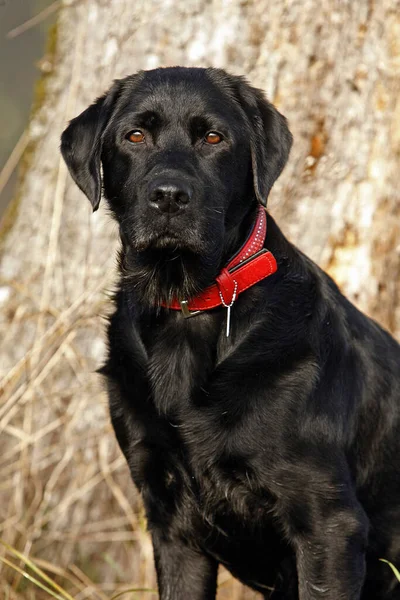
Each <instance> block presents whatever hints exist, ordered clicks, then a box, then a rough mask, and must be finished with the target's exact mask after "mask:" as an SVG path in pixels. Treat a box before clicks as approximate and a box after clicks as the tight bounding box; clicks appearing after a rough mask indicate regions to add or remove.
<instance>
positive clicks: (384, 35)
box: [0, 0, 400, 598]
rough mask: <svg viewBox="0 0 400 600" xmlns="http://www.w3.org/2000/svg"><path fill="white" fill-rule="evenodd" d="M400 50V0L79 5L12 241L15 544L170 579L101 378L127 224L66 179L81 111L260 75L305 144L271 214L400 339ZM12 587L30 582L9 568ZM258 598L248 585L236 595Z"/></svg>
mask: <svg viewBox="0 0 400 600" xmlns="http://www.w3.org/2000/svg"><path fill="white" fill-rule="evenodd" d="M399 40H400V6H399V3H398V2H396V1H394V0H380V1H379V2H376V1H375V0H358V1H357V2H354V1H352V0H347V1H346V0H342V1H339V0H337V1H335V0H322V1H321V0H304V1H303V0H289V1H284V0H277V1H276V2H273V3H270V2H268V0H232V1H231V2H226V1H224V0H213V1H209V0H186V1H185V2H183V1H182V2H179V3H177V2H173V1H172V0H168V1H167V0H147V1H144V0H136V1H134V0H113V1H112V2H111V0H109V1H107V0H86V1H84V0H82V1H75V2H65V5H64V8H63V9H62V10H61V11H60V13H59V18H58V25H57V40H56V45H55V48H54V53H53V55H52V56H51V57H50V58H49V60H50V61H51V64H52V72H51V74H50V75H49V76H48V77H47V79H46V86H45V93H44V102H43V103H42V106H41V107H40V108H38V109H37V110H36V111H35V114H34V117H33V119H32V122H31V126H30V136H31V144H30V147H29V148H28V155H29V168H27V169H25V172H24V173H23V176H22V177H21V182H20V187H19V192H18V215H17V217H16V218H15V219H14V224H13V227H12V229H11V231H9V232H8V234H7V237H5V239H4V240H3V250H2V262H1V270H0V278H1V280H0V285H1V287H0V302H2V307H1V308H2V312H1V322H0V327H1V337H2V358H1V375H2V376H3V395H2V405H1V406H0V428H1V431H2V436H1V439H2V442H1V447H2V458H1V465H2V466H1V467H0V468H1V469H2V475H3V477H2V482H3V483H2V486H1V488H0V495H1V497H2V499H1V502H0V523H1V531H0V535H1V537H3V538H5V539H6V540H8V541H9V542H11V543H13V544H14V545H16V546H17V547H18V548H19V549H20V550H22V551H25V552H31V553H32V555H33V556H36V557H42V558H43V557H44V558H47V559H50V560H52V561H53V563H54V564H57V565H60V566H61V567H63V568H66V567H67V566H68V565H69V564H70V563H75V564H76V565H78V566H79V567H80V568H82V569H83V570H84V571H85V572H86V573H87V575H88V576H89V577H91V578H92V579H93V581H96V582H97V583H99V584H103V585H104V584H105V583H108V584H109V585H110V588H111V589H116V582H118V581H119V582H122V583H124V582H133V583H135V584H138V585H139V586H142V585H154V579H153V571H152V562H151V548H150V545H149V542H148V539H147V537H146V534H145V532H144V527H143V523H142V522H143V518H142V516H141V512H140V504H139V502H138V499H137V497H136V494H135V492H134V490H133V486H132V485H131V483H130V482H129V477H128V475H127V467H126V466H125V464H124V461H123V459H122V458H121V456H120V454H119V452H118V450H117V449H116V445H115V442H114V438H113V434H112V432H111V428H110V425H109V421H108V416H107V411H106V400H105V397H104V394H103V392H102V391H101V389H100V387H99V385H98V382H97V380H96V378H95V376H92V375H90V373H91V372H92V371H93V370H94V368H95V367H96V366H98V365H99V363H100V361H101V357H102V355H103V352H104V345H103V334H102V328H101V324H100V323H99V319H98V316H97V315H98V314H99V313H103V314H104V313H105V312H106V311H107V309H108V308H107V307H108V300H107V295H106V294H105V293H104V291H107V290H109V289H111V288H112V281H113V274H112V273H113V267H114V262H115V247H116V228H115V226H114V225H113V224H112V223H111V222H110V219H109V217H108V215H107V214H106V211H105V210H104V207H103V208H102V209H101V210H100V211H99V212H98V213H96V214H95V215H91V214H90V207H89V203H88V202H87V201H86V200H85V198H84V197H83V195H82V194H81V193H80V192H79V191H78V190H77V188H76V187H75V186H74V185H73V183H72V181H71V180H70V178H69V176H68V175H67V172H66V168H65V166H64V164H63V162H62V160H61V157H60V155H59V151H58V148H59V136H60V133H61V131H62V130H63V128H64V127H65V125H66V123H67V121H68V119H70V118H72V117H73V116H75V115H76V114H78V113H79V112H80V111H81V110H82V109H83V108H85V107H86V105H87V104H89V103H90V102H91V101H92V100H93V99H94V98H95V97H96V96H98V95H99V94H100V93H101V92H103V91H104V90H105V89H106V88H107V87H108V86H109V85H110V83H111V81H112V79H114V78H116V77H122V76H124V75H127V74H129V73H132V72H135V71H137V70H139V69H146V68H152V67H155V66H158V65H163V66H166V65H174V64H183V65H201V66H208V65H213V66H221V67H225V68H227V69H229V70H230V71H233V72H235V73H239V74H245V75H247V76H248V78H249V79H250V80H251V82H252V83H253V84H255V85H257V86H259V87H261V88H263V89H264V90H265V91H266V92H267V95H268V97H269V98H270V99H271V100H272V101H273V102H274V103H275V104H276V105H277V106H278V108H279V109H280V111H281V112H283V113H284V114H285V115H286V116H287V117H288V119H289V123H290V126H291V129H292V132H293V134H294V140H295V143H294V147H293V151H292V155H291V158H290V161H289V164H288V166H287V168H286V169H285V171H284V174H283V175H282V176H281V178H280V180H279V181H278V183H277V184H276V185H275V188H274V189H273V191H272V193H271V197H270V201H269V208H270V211H271V213H272V214H273V215H274V217H276V219H277V220H278V222H279V223H280V225H281V227H282V229H283V230H284V231H285V233H286V234H287V235H288V237H289V238H290V239H292V240H293V241H294V242H296V243H297V244H298V245H299V246H300V248H301V249H302V250H304V252H306V253H307V254H309V255H310V256H311V257H312V258H313V259H314V260H316V261H317V262H318V263H319V264H320V265H321V266H322V267H324V268H325V269H327V270H328V271H329V272H330V273H331V274H332V275H333V277H334V278H335V279H336V281H337V282H338V283H339V285H340V286H341V287H342V289H343V291H344V292H345V293H346V294H348V296H349V297H350V298H351V299H352V300H353V301H355V302H356V304H357V305H358V306H360V307H361V308H362V309H363V310H364V311H366V312H367V313H368V314H370V315H372V316H373V317H375V318H376V319H377V320H378V321H380V322H381V323H382V324H383V325H385V326H386V327H387V328H389V329H390V330H391V331H392V332H393V333H394V334H395V335H397V336H399V335H400V297H399V294H400V283H399V274H400V203H399V199H400V191H399V185H398V176H399V156H400V94H399V89H400V84H399V75H400V41H399ZM106 520H107V521H106ZM127 541H128V542H129V543H127ZM105 554H106V555H107V556H108V558H109V560H108V562H107V557H106V559H104V555H105ZM99 556H102V558H101V560H100V558H99ZM113 564H117V565H120V567H118V568H117V567H112V566H110V565H113ZM119 568H120V569H121V571H119V570H118V569H119ZM79 577H80V576H78V577H77V579H79ZM222 577H225V575H222ZM10 582H14V583H13V584H12V585H13V589H16V585H15V580H13V578H12V577H11V575H10V573H9V572H8V574H7V575H6V578H5V584H4V585H5V586H7V585H9V583H10ZM69 585H70V586H71V589H72V590H74V591H75V592H77V590H79V589H80V590H81V591H82V590H85V589H86V590H88V589H89V588H88V585H89V584H87V583H80V584H78V583H77V582H76V581H75V583H71V582H70V583H69ZM74 586H75V587H74ZM79 586H80V587H79ZM97 589H98V590H101V589H102V590H103V592H102V593H104V591H105V592H107V591H110V590H109V589H108V588H107V587H103V588H100V587H98V588H97ZM224 590H225V591H224ZM12 593H13V594H14V596H10V597H11V598H13V597H15V598H17V597H18V598H19V597H22V596H18V595H17V593H16V592H14V591H12ZM224 594H226V596H224ZM242 594H246V592H243V591H242V589H241V588H240V587H239V586H238V585H236V584H230V583H228V584H227V585H226V586H222V587H221V590H220V597H221V598H223V597H227V598H235V597H236V598H244V597H246V596H245V595H242ZM39 597H40V595H38V596H37V598H39ZM104 597H105V596H103V598H104ZM145 597H146V598H151V597H154V596H152V595H149V594H147V595H146V594H143V598H145ZM248 597H251V596H248Z"/></svg>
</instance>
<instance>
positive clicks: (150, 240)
mask: <svg viewBox="0 0 400 600" xmlns="http://www.w3.org/2000/svg"><path fill="white" fill-rule="evenodd" d="M128 239H129V245H130V246H131V247H132V249H133V250H134V251H135V252H139V253H140V252H145V251H147V250H165V251H167V252H170V253H179V252H183V251H186V252H192V253H193V254H202V253H204V252H205V251H206V247H205V244H204V242H203V240H202V238H201V236H200V235H199V234H197V233H195V232H193V231H190V230H186V229H185V230H183V231H179V232H176V231H173V230H171V229H170V228H168V227H166V228H165V229H162V230H158V231H154V230H153V231H146V232H141V231H138V232H137V233H136V235H134V236H132V237H131V238H128Z"/></svg>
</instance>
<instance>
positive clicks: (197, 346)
mask: <svg viewBox="0 0 400 600" xmlns="http://www.w3.org/2000/svg"><path fill="white" fill-rule="evenodd" d="M196 319H197V321H194V319H193V320H188V321H186V320H185V319H184V318H183V317H182V315H181V314H176V315H173V316H172V318H171V322H170V323H168V324H166V325H164V327H160V328H159V329H157V328H155V329H154V331H153V334H152V336H151V337H150V338H149V339H148V340H147V344H146V345H147V353H148V369H147V374H148V378H149V383H150V387H151V390H152V395H153V401H154V403H155V406H156V408H157V410H158V411H159V412H160V413H162V414H165V415H167V416H171V417H172V416H173V415H177V414H178V413H180V412H181V411H182V409H183V408H184V407H186V406H187V405H188V402H189V400H190V399H191V398H192V397H193V394H194V393H195V391H196V390H197V389H200V388H201V387H203V386H205V385H206V384H207V379H208V378H209V376H210V375H211V373H212V370H213V366H214V362H215V347H216V337H217V336H216V334H215V333H214V330H213V328H212V326H211V320H210V318H209V317H208V315H206V314H205V315H200V317H196Z"/></svg>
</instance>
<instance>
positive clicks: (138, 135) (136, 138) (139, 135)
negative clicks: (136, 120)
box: [128, 129, 144, 144]
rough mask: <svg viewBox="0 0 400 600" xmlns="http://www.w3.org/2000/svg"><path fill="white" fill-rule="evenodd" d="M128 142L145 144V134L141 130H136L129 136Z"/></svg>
mask: <svg viewBox="0 0 400 600" xmlns="http://www.w3.org/2000/svg"><path fill="white" fill-rule="evenodd" d="M128 140H129V141H130V142H132V143H133V144H140V143H141V142H144V133H143V132H142V131H140V129H135V130H134V131H131V132H130V133H129V134H128Z"/></svg>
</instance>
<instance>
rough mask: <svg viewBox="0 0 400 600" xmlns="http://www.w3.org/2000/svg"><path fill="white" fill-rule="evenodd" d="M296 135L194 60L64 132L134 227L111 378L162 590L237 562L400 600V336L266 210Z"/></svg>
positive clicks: (83, 172) (350, 599) (311, 593)
mask: <svg viewBox="0 0 400 600" xmlns="http://www.w3.org/2000/svg"><path fill="white" fill-rule="evenodd" d="M291 143H292V136H291V134H290V132H289V130H288V126H287V123H286V119H285V118H284V117H283V116H282V115H281V114H280V113H279V112H278V111H277V110H276V109H275V108H274V107H273V106H272V105H271V104H270V103H269V102H268V101H267V100H266V99H265V97H264V96H263V94H262V93H261V92H260V91H259V90H257V89H254V88H252V87H250V86H249V85H248V84H247V83H246V81H245V80H244V79H242V78H240V77H236V76H231V75H228V74H227V73H225V72H224V71H222V70H218V69H194V68H193V69H192V68H181V67H173V68H165V69H156V70H153V71H148V72H141V73H138V74H137V75H133V76H130V77H127V78H125V79H122V80H119V81H116V82H115V83H114V85H113V86H112V87H111V89H110V90H109V91H108V92H107V93H106V94H105V95H104V96H102V97H101V98H99V99H98V100H97V101H96V102H95V103H94V104H92V105H91V106H89V108H88V109H87V110H85V111H84V112H83V113H82V114H81V115H79V116H78V117H76V118H75V119H73V120H72V121H71V123H70V125H69V127H68V128H67V129H66V130H65V131H64V133H63V136H62V146H61V149H62V154H63V156H64V159H65V161H66V163H67V165H68V168H69V170H70V173H71V175H72V177H73V178H74V180H75V182H76V183H77V184H78V186H79V187H80V189H81V190H82V191H83V192H84V193H85V194H86V196H87V197H88V198H89V200H90V202H91V203H92V206H93V209H94V210H96V209H97V207H98V205H99V202H100V197H101V192H102V188H103V189H104V195H105V198H106V200H107V202H108V205H109V207H110V209H111V211H112V213H113V215H114V217H115V219H116V221H117V222H118V224H119V228H120V234H121V241H122V245H121V251H120V257H119V272H120V277H119V287H118V291H117V294H116V297H115V312H114V314H113V316H112V317H111V319H110V323H109V326H108V344H109V350H108V358H107V361H106V364H105V366H104V367H103V369H102V372H103V374H104V375H105V376H106V379H107V382H108V390H109V401H110V411H111V418H112V423H113V426H114V429H115V433H116V436H117V439H118V442H119V444H120V446H121V449H122V452H123V453H124V455H125V457H126V459H127V462H128V464H129V468H130V471H131V474H132V478H133V481H134V482H135V484H136V485H137V487H138V488H139V490H140V492H141V494H142V497H143V501H144V505H145V509H146V513H147V518H148V526H149V530H150V532H151V535H152V540H153V545H154V556H155V564H156V570H157V575H158V583H159V589H160V597H161V598H162V600H206V599H212V598H215V593H216V577H217V569H218V564H219V563H221V564H223V565H225V566H226V568H227V569H229V570H230V571H231V572H232V573H233V575H234V576H235V577H237V578H238V579H240V580H241V581H243V582H244V583H245V584H247V585H248V586H250V587H251V588H253V589H255V590H257V591H259V592H261V593H262V594H263V595H264V597H265V598H271V599H273V600H277V599H283V598H285V599H286V600H295V599H297V598H299V599H300V600H316V599H324V600H358V599H360V598H362V600H367V599H368V600H377V599H383V598H384V599H392V600H394V599H399V598H400V586H399V584H398V583H397V580H396V578H395V576H394V574H393V572H392V570H391V568H390V567H389V566H388V565H387V564H385V563H383V562H381V561H380V560H379V559H380V558H384V559H388V560H389V561H391V562H392V563H394V564H396V563H397V566H399V564H400V464H399V458H400V347H399V345H398V344H397V343H396V342H395V341H394V339H393V338H392V337H391V336H390V335H389V334H388V333H387V332H386V331H384V330H383V329H381V327H379V325H377V324H376V323H375V322H374V321H372V320H371V319H369V318H367V317H366V316H364V315H363V314H361V313H360V312H359V311H358V310H357V309H356V308H355V307H354V306H353V305H352V304H351V303H350V302H349V301H348V300H346V298H344V297H343V296H342V294H341V293H340V291H339V290H338V288H337V287H336V285H335V283H334V282H333V281H332V280H331V279H330V278H329V277H328V275H326V274H325V273H324V272H322V271H321V270H320V269H319V268H318V267H317V266H316V265H315V264H314V263H313V262H312V261H311V260H309V259H308V258H307V257H306V256H304V255H303V254H302V253H301V252H300V251H299V250H298V249H297V248H295V247H294V246H293V245H292V244H291V243H290V242H289V241H288V240H287V239H286V238H285V236H284V235H283V234H282V233H281V231H280V229H279V228H278V226H277V225H276V224H275V222H274V220H273V219H272V217H271V216H270V215H269V214H267V213H266V212H265V209H264V208H263V207H262V206H261V204H264V205H265V203H266V199H267V197H268V193H269V191H270V189H271V187H272V185H273V184H274V182H275V180H276V179H277V177H278V176H279V175H280V173H281V171H282V169H283V167H284V165H285V163H286V161H287V159H288V155H289V151H290V147H291ZM101 165H102V174H101ZM310 226H312V224H310ZM265 229H266V233H265Z"/></svg>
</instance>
